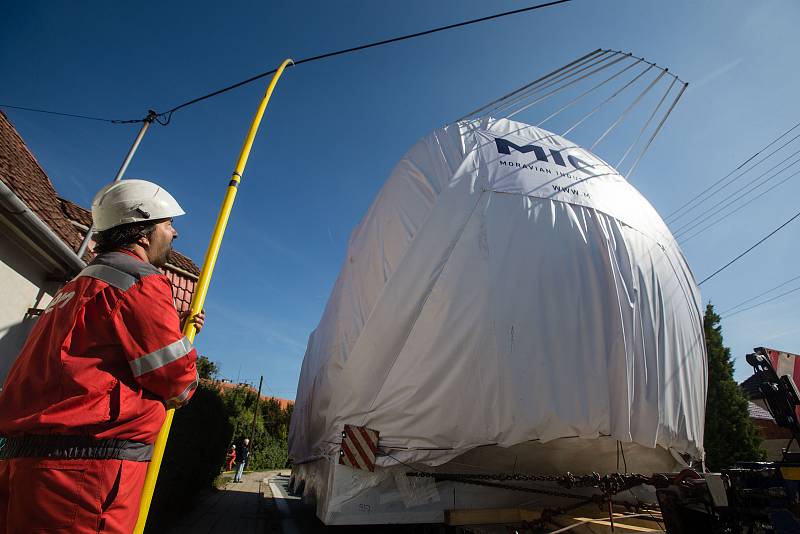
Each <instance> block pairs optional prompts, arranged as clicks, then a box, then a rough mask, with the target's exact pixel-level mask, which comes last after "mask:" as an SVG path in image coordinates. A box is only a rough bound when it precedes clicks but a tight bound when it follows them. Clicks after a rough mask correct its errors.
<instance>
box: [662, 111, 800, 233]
mask: <svg viewBox="0 0 800 534" xmlns="http://www.w3.org/2000/svg"><path fill="white" fill-rule="evenodd" d="M798 126H800V122H798V123H797V124H795V125H794V126H792V127H791V128H789V129H788V130H786V131H785V132H783V133H782V134H781V135H779V136H778V137H776V138H775V139H773V140H772V141H770V142H769V144H767V145H766V146H764V147H762V148H760V149H759V150H758V151H757V152H756V153H755V154H753V155H752V156H750V157H749V158H747V159H746V160H744V161H743V162H742V163H740V164H739V165H738V166H737V167H736V168H735V169H733V170H732V171H731V172H729V173H728V174H726V175H725V176H723V177H722V178H720V179H719V180H717V181H716V182H714V183H713V184H711V185H710V186H708V187H706V188H705V189H704V190H703V191H701V192H700V193H698V194H697V195H695V196H694V198H691V199H689V200H688V201H686V202H684V203H683V204H682V205H681V206H679V207H678V208H677V209H676V210H674V211H673V212H672V213H670V214H668V215H667V216H666V217H664V220H665V221H670V220H673V222H674V219H680V218H682V217H684V216H685V215H686V213H688V212H686V213H683V214H682V215H678V213H680V212H682V211H684V209H686V208H687V207H689V206H693V207H692V208H691V209H689V211H692V210H694V209H695V208H696V207H697V205H696V203H697V202H698V201H700V202H702V201H701V199H702V198H703V196H704V195H706V193H708V192H709V191H711V190H712V189H714V188H715V187H716V186H717V185H719V184H720V183H722V182H724V181H725V180H726V179H727V178H728V177H730V176H731V175H732V174H734V173H735V172H737V171H738V170H740V169H742V168H743V167H744V166H745V165H747V164H748V163H750V162H751V161H753V160H754V159H755V158H756V157H758V155H759V154H761V153H762V152H764V151H765V150H766V149H768V148H769V147H771V146H772V145H774V144H775V143H777V142H778V141H780V140H781V139H783V138H784V137H786V136H787V135H788V134H789V133H790V132H792V131H793V130H794V129H796V128H797V127H798ZM797 137H800V136H795V137H793V138H792V139H790V140H789V141H787V142H786V143H784V144H783V145H781V146H780V147H779V148H777V149H775V150H773V151H772V152H771V153H770V154H768V155H767V156H765V157H763V158H762V159H761V160H759V161H758V162H757V163H756V164H755V165H753V166H752V167H750V168H749V169H747V170H745V171H744V172H742V173H741V174H739V176H737V177H736V178H734V180H733V181H736V180H738V179H739V178H740V177H741V176H742V175H744V174H745V173H747V172H749V171H750V170H752V169H754V168H755V167H756V166H758V165H759V164H761V163H762V162H763V161H764V160H766V159H767V158H769V157H770V156H772V155H773V154H775V153H776V152H777V151H779V150H781V149H782V148H783V147H785V146H786V145H788V144H789V143H791V142H792V141H794V140H795V139H797ZM724 187H727V185H726V186H723V187H722V188H720V189H718V190H717V191H714V192H713V193H711V195H715V194H716V193H717V192H719V190H721V189H724Z"/></svg>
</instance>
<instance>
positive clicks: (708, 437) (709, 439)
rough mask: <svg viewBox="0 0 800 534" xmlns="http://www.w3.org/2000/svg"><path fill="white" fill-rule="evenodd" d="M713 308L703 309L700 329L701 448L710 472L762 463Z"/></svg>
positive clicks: (760, 452)
mask: <svg viewBox="0 0 800 534" xmlns="http://www.w3.org/2000/svg"><path fill="white" fill-rule="evenodd" d="M719 323H720V317H719V315H717V314H716V313H715V312H714V306H713V305H712V304H710V303H709V304H708V305H707V306H706V313H705V317H704V318H703V329H704V330H705V336H706V353H707V361H708V396H707V397H706V426H705V439H704V442H705V443H704V445H705V450H706V465H707V466H708V468H709V469H711V470H712V471H718V470H720V469H722V468H725V467H730V466H732V465H733V464H734V463H736V462H738V461H747V460H762V459H763V458H764V452H763V451H762V450H761V447H760V445H761V438H759V436H758V432H757V430H756V428H755V425H753V422H752V421H751V420H750V417H749V415H748V413H747V399H746V398H745V396H744V393H743V392H742V390H741V389H740V388H739V385H738V384H736V381H735V380H734V379H733V362H732V361H731V351H730V349H729V348H727V347H725V346H724V345H723V344H722V326H720V324H719Z"/></svg>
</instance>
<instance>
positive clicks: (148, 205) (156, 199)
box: [92, 179, 186, 232]
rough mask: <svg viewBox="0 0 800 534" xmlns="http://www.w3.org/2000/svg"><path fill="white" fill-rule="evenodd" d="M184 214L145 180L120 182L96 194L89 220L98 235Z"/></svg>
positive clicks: (164, 193)
mask: <svg viewBox="0 0 800 534" xmlns="http://www.w3.org/2000/svg"><path fill="white" fill-rule="evenodd" d="M184 213H186V212H185V211H183V209H182V208H181V207H180V205H179V204H178V202H177V201H176V200H175V199H174V198H172V195H170V194H169V193H167V192H166V191H165V190H164V189H163V188H162V187H161V186H159V185H156V184H154V183H153V182H148V181H147V180H133V179H132V180H120V181H119V182H114V183H111V184H109V185H107V186H105V187H104V188H103V189H101V190H100V191H98V193H97V194H96V195H95V197H94V200H93V201H92V220H93V221H94V228H95V230H97V231H98V232H102V231H103V230H108V229H109V228H113V227H115V226H119V225H121V224H128V223H134V222H142V221H155V220H157V219H166V218H168V217H177V216H178V215H183V214H184Z"/></svg>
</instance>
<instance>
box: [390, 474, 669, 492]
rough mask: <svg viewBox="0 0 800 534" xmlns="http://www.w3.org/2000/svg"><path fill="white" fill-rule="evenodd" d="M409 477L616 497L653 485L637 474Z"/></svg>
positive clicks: (646, 477) (433, 475)
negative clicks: (541, 486)
mask: <svg viewBox="0 0 800 534" xmlns="http://www.w3.org/2000/svg"><path fill="white" fill-rule="evenodd" d="M406 475H407V476H412V477H420V478H434V479H436V480H450V481H454V482H461V481H464V482H465V483H468V481H472V482H474V481H500V482H506V481H514V482H554V483H557V484H558V485H560V486H562V487H564V488H567V489H571V488H598V489H599V490H601V491H602V492H603V493H604V494H606V495H615V494H617V493H619V492H621V491H625V490H628V489H631V488H633V487H636V486H639V485H642V484H648V483H652V481H653V480H652V477H649V476H645V475H642V474H638V473H610V474H607V475H600V474H599V473H592V474H590V475H573V474H572V473H569V472H568V473H565V474H563V475H526V474H521V473H514V474H508V473H498V474H479V473H475V474H471V473H423V472H420V471H415V472H411V473H406ZM504 486H505V485H504ZM498 487H499V486H498ZM507 489H515V490H517V489H518V490H522V491H524V490H525V489H530V488H525V489H523V488H521V487H519V486H507Z"/></svg>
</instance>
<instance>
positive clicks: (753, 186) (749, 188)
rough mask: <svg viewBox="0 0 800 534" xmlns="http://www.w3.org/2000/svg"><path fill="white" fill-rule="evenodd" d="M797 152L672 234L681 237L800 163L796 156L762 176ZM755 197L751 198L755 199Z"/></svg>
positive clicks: (795, 154)
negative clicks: (777, 169)
mask: <svg viewBox="0 0 800 534" xmlns="http://www.w3.org/2000/svg"><path fill="white" fill-rule="evenodd" d="M798 154H800V150H797V151H795V152H794V153H792V154H790V155H789V156H788V157H786V158H784V159H783V160H782V161H780V162H778V163H776V164H775V165H773V166H772V167H770V168H769V169H767V170H766V171H764V172H763V173H761V174H759V175H758V176H756V177H755V178H754V179H753V180H752V181H751V182H749V183H746V184H744V185H743V186H742V187H740V188H739V189H736V190H735V191H733V192H732V193H730V194H729V195H728V196H726V197H725V198H723V199H722V200H720V201H718V202H717V203H716V204H713V205H712V206H710V207H707V208H705V211H704V212H702V213H700V214H699V215H697V216H695V217H694V218H693V219H692V220H690V221H687V222H685V223H684V224H683V225H682V226H679V227H678V228H677V229H676V230H675V231H674V232H673V235H674V236H675V237H676V238H679V237H681V236H683V235H686V234H687V233H688V232H690V231H692V230H693V229H695V228H697V227H698V226H700V225H701V224H703V223H705V222H706V221H708V220H709V219H713V218H714V217H715V216H716V215H718V214H719V213H720V212H721V211H724V210H725V209H726V208H727V207H728V206H730V205H731V204H734V203H736V202H739V201H740V200H742V199H746V197H747V196H748V195H749V194H751V193H752V192H753V191H755V190H757V189H759V188H760V187H762V186H764V185H766V184H767V183H768V182H770V181H771V180H773V179H775V178H777V177H778V175H780V174H782V173H784V172H786V171H788V170H789V169H791V168H792V167H794V166H795V165H797V164H798V163H800V157H798V158H796V159H795V160H794V161H792V162H791V163H789V164H788V165H786V166H785V167H784V168H782V169H780V170H779V171H777V172H775V173H774V174H771V175H769V176H767V177H766V178H764V176H766V175H767V174H769V173H771V172H772V171H774V170H775V169H776V168H778V167H780V166H781V165H783V164H784V163H786V162H787V161H788V160H790V159H792V158H793V157H795V156H797V155H798ZM792 176H794V175H790V176H789V177H788V178H791V177H792ZM762 178H763V179H762ZM788 178H786V179H788ZM786 179H784V180H781V181H780V182H778V183H777V184H775V185H774V186H772V187H770V188H768V189H767V190H766V191H764V193H767V192H769V191H772V190H773V189H774V188H776V187H778V186H779V185H781V184H783V183H784V182H785V181H786ZM743 191H744V192H743ZM760 196H761V195H759V196H757V197H755V198H759V197H760ZM755 198H754V199H752V200H755ZM752 200H750V202H752ZM745 205H746V204H743V205H741V206H739V207H738V208H736V209H740V208H742V207H744V206H745ZM734 211H736V210H734ZM719 220H721V219H718V221H719ZM718 221H712V222H711V224H709V225H708V228H710V227H712V226H714V225H715V224H716V222H718Z"/></svg>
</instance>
